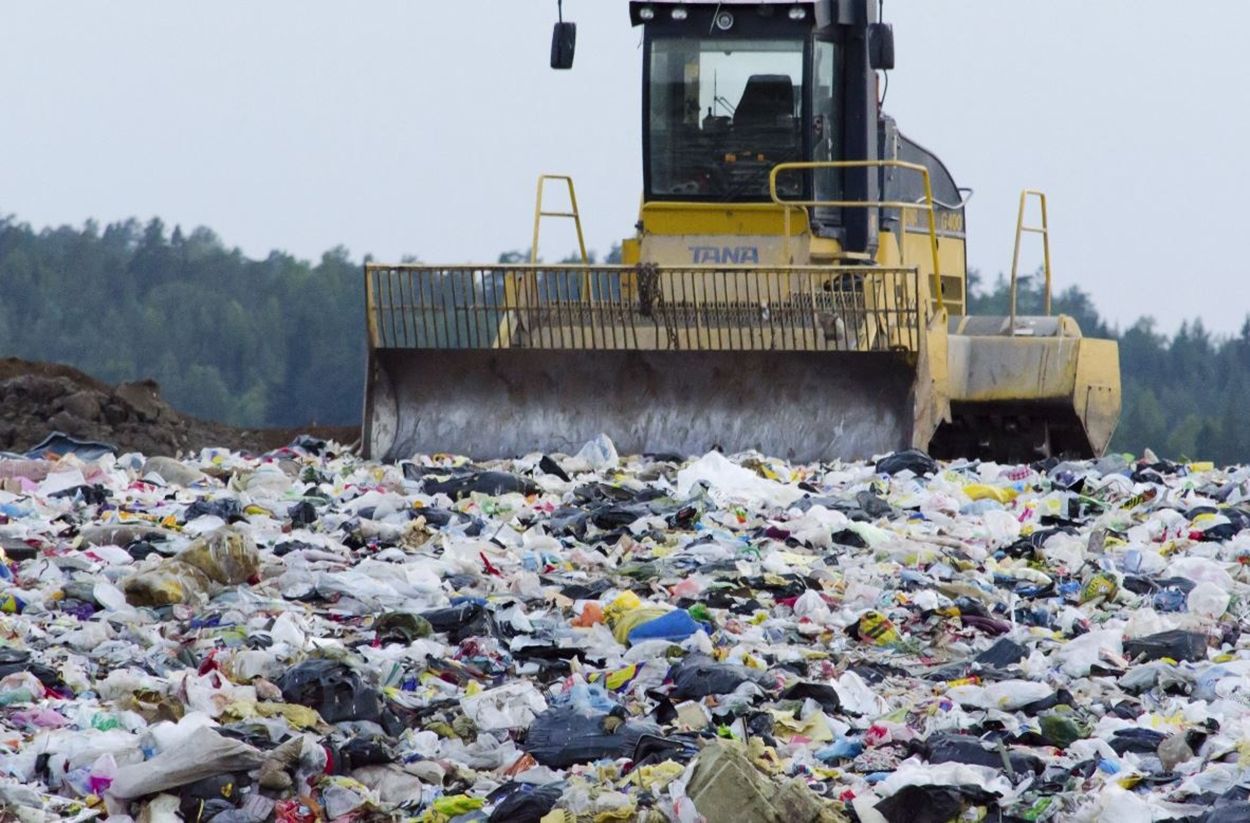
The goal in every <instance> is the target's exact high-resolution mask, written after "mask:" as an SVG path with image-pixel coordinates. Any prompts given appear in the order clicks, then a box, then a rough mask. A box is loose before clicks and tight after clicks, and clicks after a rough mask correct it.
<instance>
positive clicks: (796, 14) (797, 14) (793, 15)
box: [790, 6, 807, 20]
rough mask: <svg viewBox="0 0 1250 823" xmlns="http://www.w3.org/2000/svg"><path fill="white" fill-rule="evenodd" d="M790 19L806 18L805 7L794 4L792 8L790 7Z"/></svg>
mask: <svg viewBox="0 0 1250 823" xmlns="http://www.w3.org/2000/svg"><path fill="white" fill-rule="evenodd" d="M790 19H791V20H806V19H807V9H805V8H803V7H802V6H795V7H794V8H792V9H790Z"/></svg>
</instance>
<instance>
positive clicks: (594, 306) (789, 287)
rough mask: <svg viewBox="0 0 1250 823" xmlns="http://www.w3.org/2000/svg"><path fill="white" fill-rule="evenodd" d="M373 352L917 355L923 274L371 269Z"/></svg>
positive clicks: (639, 268)
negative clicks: (499, 350) (519, 350)
mask: <svg viewBox="0 0 1250 823" xmlns="http://www.w3.org/2000/svg"><path fill="white" fill-rule="evenodd" d="M365 276H366V310H367V313H368V322H369V340H370V344H371V346H373V347H374V348H386V349H391V348H401V349H466V348H467V349H495V348H525V349H573V350H585V349H590V350H619V351H625V350H679V351H770V350H784V351H845V352H850V351H863V352H867V351H905V352H915V351H918V350H919V347H920V343H921V334H922V329H923V328H924V322H925V319H926V317H927V309H928V307H927V305H926V300H925V299H924V298H923V297H922V295H921V292H920V283H919V276H918V275H917V274H916V272H915V270H913V269H885V268H874V267H862V266H861V267H836V268H831V267H819V268H817V267H811V268H806V267H805V268H764V269H760V268H745V267H744V268H734V267H725V268H721V267H716V268H713V267H690V268H682V269H670V268H657V267H655V266H634V267H631V266H576V265H572V266H569V265H565V266H547V265H538V266H505V265H499V266H422V265H403V266H383V265H377V264H370V265H368V266H366V268H365Z"/></svg>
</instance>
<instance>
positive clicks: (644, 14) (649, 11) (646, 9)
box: [638, 6, 655, 20]
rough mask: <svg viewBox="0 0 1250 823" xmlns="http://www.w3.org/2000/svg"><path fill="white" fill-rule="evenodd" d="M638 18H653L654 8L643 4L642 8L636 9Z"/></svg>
mask: <svg viewBox="0 0 1250 823" xmlns="http://www.w3.org/2000/svg"><path fill="white" fill-rule="evenodd" d="M638 19H639V20H654V19H655V9H653V8H651V7H650V6H643V7H642V8H640V9H638Z"/></svg>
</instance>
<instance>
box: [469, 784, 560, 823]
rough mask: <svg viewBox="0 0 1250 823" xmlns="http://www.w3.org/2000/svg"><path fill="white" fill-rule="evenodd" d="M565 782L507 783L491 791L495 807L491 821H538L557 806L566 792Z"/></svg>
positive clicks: (503, 822)
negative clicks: (537, 784) (539, 784)
mask: <svg viewBox="0 0 1250 823" xmlns="http://www.w3.org/2000/svg"><path fill="white" fill-rule="evenodd" d="M564 787H565V784H564V783H563V782H556V783H547V784H545V785H542V786H535V785H533V784H531V783H505V784H504V785H502V786H500V787H499V788H498V789H496V790H495V791H494V792H492V793H491V796H490V798H489V800H490V801H491V802H493V803H495V809H494V811H492V812H491V813H490V817H489V818H487V820H488V821H490V823H538V821H539V820H542V819H543V817H544V816H546V814H547V813H548V812H550V811H551V810H552V809H554V808H555V806H556V803H558V802H559V800H560V795H562V794H564ZM499 798H502V799H499Z"/></svg>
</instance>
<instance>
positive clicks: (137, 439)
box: [0, 358, 360, 456]
mask: <svg viewBox="0 0 1250 823" xmlns="http://www.w3.org/2000/svg"><path fill="white" fill-rule="evenodd" d="M54 431H59V432H63V433H65V434H68V435H70V436H72V437H76V438H79V439H82V440H96V441H102V442H105V443H109V444H112V445H114V446H116V447H117V448H118V449H119V450H121V451H122V452H128V451H139V452H143V453H144V454H147V455H158V454H160V455H169V456H177V455H178V453H179V452H182V453H187V452H192V451H198V450H199V449H201V448H205V447H212V446H216V447H224V448H229V449H233V450H236V451H248V452H257V453H259V452H266V451H270V450H272V449H275V448H279V447H281V446H284V445H286V444H287V443H290V442H291V441H292V440H294V439H295V437H297V436H298V435H300V434H311V435H313V436H314V437H319V438H322V439H326V440H335V441H337V442H339V443H342V444H344V445H351V444H354V443H355V442H356V441H357V440H359V438H360V429H359V428H358V427H351V428H344V427H327V426H305V427H302V428H295V429H241V428H236V427H233V426H227V425H225V424H223V423H214V422H212V421H208V420H199V419H197V418H194V417H189V416H187V415H184V414H181V413H179V412H178V411H177V410H175V409H174V408H173V407H172V406H170V405H169V404H168V403H166V402H165V401H164V400H162V399H161V394H160V386H158V385H157V384H156V383H155V381H152V380H141V381H137V382H133V383H121V384H119V385H117V386H109V385H107V384H105V383H101V382H100V381H99V380H96V379H95V378H93V377H90V376H88V375H86V374H83V373H82V372H80V371H78V370H77V369H75V368H72V367H70V366H64V365H61V364H58V363H32V362H29V361H26V360H18V359H16V358H7V359H2V360H0V451H10V452H20V453H25V452H26V451H28V450H29V449H31V448H32V447H34V446H35V445H36V444H38V443H39V442H40V441H42V440H43V439H44V438H45V437H46V436H47V435H48V434H50V433H51V432H54Z"/></svg>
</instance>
